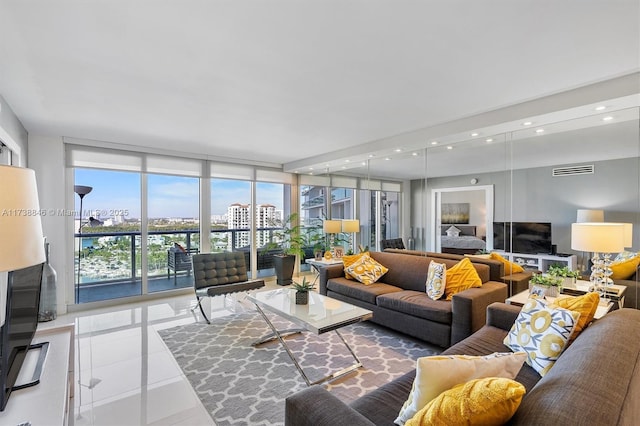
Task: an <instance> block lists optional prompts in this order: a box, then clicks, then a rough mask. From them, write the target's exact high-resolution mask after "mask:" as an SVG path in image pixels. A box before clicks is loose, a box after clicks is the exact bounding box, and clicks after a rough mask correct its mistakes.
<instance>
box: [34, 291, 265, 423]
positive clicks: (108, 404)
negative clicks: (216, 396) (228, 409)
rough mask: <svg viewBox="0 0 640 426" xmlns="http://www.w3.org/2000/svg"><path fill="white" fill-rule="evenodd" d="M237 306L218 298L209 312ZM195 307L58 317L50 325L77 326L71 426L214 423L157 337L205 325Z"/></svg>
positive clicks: (178, 303) (189, 299)
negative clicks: (176, 329)
mask: <svg viewBox="0 0 640 426" xmlns="http://www.w3.org/2000/svg"><path fill="white" fill-rule="evenodd" d="M267 286H268V287H271V286H273V287H276V284H275V282H268V283H267ZM209 300H211V299H209ZM232 302H233V301H232V300H231V299H230V297H227V298H224V297H216V298H214V299H213V300H212V301H210V302H205V303H207V305H208V306H207V305H205V309H207V308H208V307H209V306H210V308H211V313H212V316H213V317H218V316H224V315H229V314H230V313H232V311H233V309H234V305H233V303H232ZM192 306H195V296H192V295H188V296H179V297H172V298H166V299H159V300H154V301H149V302H145V303H142V304H141V303H137V304H126V305H120V306H117V307H111V308H102V309H95V310H91V311H84V312H76V313H71V314H67V315H60V316H58V318H57V319H56V320H55V321H52V322H50V323H46V325H47V326H56V325H63V324H69V323H74V324H75V332H76V354H75V355H76V356H75V374H76V376H75V397H74V398H73V413H70V422H69V423H70V425H76V426H106V425H108V426H116V425H117V426H129V425H131V426H142V425H167V426H170V425H176V426H178V425H180V426H183V425H185V426H186V425H189V426H192V425H193V426H200V425H215V423H214V422H213V420H212V419H211V417H210V416H209V414H208V413H207V411H206V410H205V409H204V407H203V406H202V404H201V403H200V400H199V399H198V397H197V396H196V393H195V391H194V390H193V388H192V387H191V385H190V384H189V381H188V380H187V378H186V377H185V376H184V374H183V373H182V370H180V367H179V366H178V364H177V362H176V361H175V359H174V358H173V356H172V355H171V352H170V351H169V350H168V349H167V347H166V346H165V344H164V342H163V341H162V339H161V338H160V336H159V335H158V333H157V330H160V329H164V328H170V327H175V326H177V325H181V324H188V323H193V322H195V321H203V319H202V316H201V315H200V312H199V310H197V311H196V312H195V315H194V313H192V312H191V307H192ZM205 312H207V311H206V310H205Z"/></svg>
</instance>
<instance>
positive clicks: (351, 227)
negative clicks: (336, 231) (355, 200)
mask: <svg viewBox="0 0 640 426" xmlns="http://www.w3.org/2000/svg"><path fill="white" fill-rule="evenodd" d="M342 232H348V233H353V232H360V221H359V220H358V219H349V220H343V221H342Z"/></svg>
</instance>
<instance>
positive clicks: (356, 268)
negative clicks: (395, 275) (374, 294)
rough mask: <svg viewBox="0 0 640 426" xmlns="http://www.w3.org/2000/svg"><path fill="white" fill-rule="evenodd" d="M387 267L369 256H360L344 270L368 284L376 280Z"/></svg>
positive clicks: (384, 272) (385, 271)
mask: <svg viewBox="0 0 640 426" xmlns="http://www.w3.org/2000/svg"><path fill="white" fill-rule="evenodd" d="M388 270H389V269H388V268H387V267H385V266H384V265H382V264H380V262H376V260H375V259H372V258H371V257H370V256H366V255H365V256H362V257H361V258H360V259H358V260H356V261H355V262H353V263H352V264H351V265H349V266H348V267H347V268H345V272H346V273H348V274H349V275H351V276H352V277H353V278H355V279H356V280H358V281H360V282H361V283H362V284H364V285H370V284H373V283H375V282H376V281H378V280H379V279H380V278H382V276H383V275H384V274H386V273H387V271H388Z"/></svg>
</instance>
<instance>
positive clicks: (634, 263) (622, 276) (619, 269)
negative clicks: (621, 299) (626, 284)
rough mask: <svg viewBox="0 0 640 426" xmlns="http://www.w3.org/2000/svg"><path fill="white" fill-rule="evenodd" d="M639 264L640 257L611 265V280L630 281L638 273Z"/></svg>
mask: <svg viewBox="0 0 640 426" xmlns="http://www.w3.org/2000/svg"><path fill="white" fill-rule="evenodd" d="M638 264H640V255H637V256H635V257H632V258H631V259H627V260H623V261H617V262H613V263H612V264H611V279H612V280H628V279H629V278H631V277H632V276H633V274H635V273H636V270H637V269H638Z"/></svg>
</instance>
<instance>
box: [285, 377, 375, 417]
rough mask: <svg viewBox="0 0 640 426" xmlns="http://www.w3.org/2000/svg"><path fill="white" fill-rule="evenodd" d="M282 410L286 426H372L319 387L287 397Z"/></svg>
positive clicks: (360, 415)
mask: <svg viewBox="0 0 640 426" xmlns="http://www.w3.org/2000/svg"><path fill="white" fill-rule="evenodd" d="M284 410H285V414H284V424H285V425H287V426H306V425H308V426H335V425H349V426H360V425H362V426H373V423H371V422H370V421H369V419H367V418H366V417H365V416H363V415H362V414H360V413H358V412H357V411H356V410H354V409H353V408H351V407H349V406H348V405H347V404H345V403H344V402H342V401H340V400H339V399H338V398H336V397H335V396H334V395H332V394H330V393H329V391H327V390H326V389H325V388H323V387H322V386H319V385H315V386H311V387H308V388H306V389H303V390H301V391H300V392H297V393H294V394H293V395H291V396H289V397H287V399H285V408H284Z"/></svg>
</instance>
